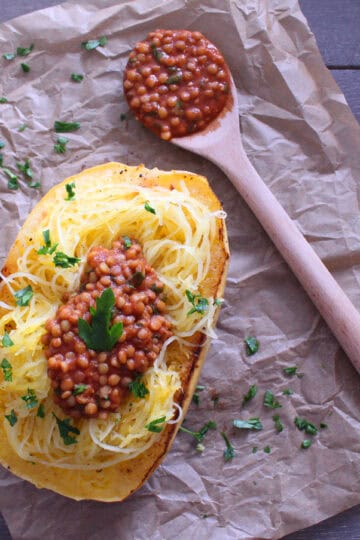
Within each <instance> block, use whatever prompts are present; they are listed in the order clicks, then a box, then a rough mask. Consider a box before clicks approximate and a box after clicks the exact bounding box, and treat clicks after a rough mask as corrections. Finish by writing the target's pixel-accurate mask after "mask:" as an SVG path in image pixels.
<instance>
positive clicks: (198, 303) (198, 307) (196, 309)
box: [185, 289, 209, 316]
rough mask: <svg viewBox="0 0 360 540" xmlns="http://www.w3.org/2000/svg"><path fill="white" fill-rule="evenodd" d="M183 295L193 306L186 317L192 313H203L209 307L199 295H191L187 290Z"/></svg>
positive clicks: (205, 300)
mask: <svg viewBox="0 0 360 540" xmlns="http://www.w3.org/2000/svg"><path fill="white" fill-rule="evenodd" d="M185 294H186V297H187V299H188V301H189V302H190V304H192V306H193V307H192V308H191V309H190V311H188V312H187V316H189V315H192V314H193V313H201V314H203V313H205V311H206V310H207V309H208V306H209V301H208V299H207V298H203V297H202V296H201V295H200V294H193V293H192V292H191V291H189V289H186V291H185Z"/></svg>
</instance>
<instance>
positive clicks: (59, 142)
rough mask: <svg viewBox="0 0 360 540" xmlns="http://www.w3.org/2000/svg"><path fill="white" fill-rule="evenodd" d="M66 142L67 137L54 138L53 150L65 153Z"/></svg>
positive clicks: (67, 140)
mask: <svg viewBox="0 0 360 540" xmlns="http://www.w3.org/2000/svg"><path fill="white" fill-rule="evenodd" d="M68 142H69V139H68V138H67V137H58V138H57V139H56V143H55V144H54V151H55V152H56V153H57V154H65V152H66V145H67V143H68Z"/></svg>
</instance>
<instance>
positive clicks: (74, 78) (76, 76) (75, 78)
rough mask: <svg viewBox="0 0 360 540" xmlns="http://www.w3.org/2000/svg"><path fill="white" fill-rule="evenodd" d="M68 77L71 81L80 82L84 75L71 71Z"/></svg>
mask: <svg viewBox="0 0 360 540" xmlns="http://www.w3.org/2000/svg"><path fill="white" fill-rule="evenodd" d="M70 79H71V80H72V81H73V82H76V83H80V82H81V81H82V80H83V79H84V75H81V74H80V73H72V74H71V75H70Z"/></svg>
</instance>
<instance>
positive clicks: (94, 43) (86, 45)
mask: <svg viewBox="0 0 360 540" xmlns="http://www.w3.org/2000/svg"><path fill="white" fill-rule="evenodd" d="M107 42H108V38H107V37H106V36H101V37H100V38H99V39H89V41H83V42H82V43H81V46H82V47H83V49H86V50H87V51H93V50H94V49H97V48H98V47H104V46H105V45H106V44H107Z"/></svg>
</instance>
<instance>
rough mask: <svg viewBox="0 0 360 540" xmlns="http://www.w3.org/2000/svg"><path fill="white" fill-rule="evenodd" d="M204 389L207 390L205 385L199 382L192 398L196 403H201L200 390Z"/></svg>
mask: <svg viewBox="0 0 360 540" xmlns="http://www.w3.org/2000/svg"><path fill="white" fill-rule="evenodd" d="M203 390H205V386H202V385H200V384H198V385H197V387H196V388H195V392H194V393H193V397H192V400H193V402H194V403H195V404H196V405H199V403H200V395H199V392H202V391H203Z"/></svg>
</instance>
